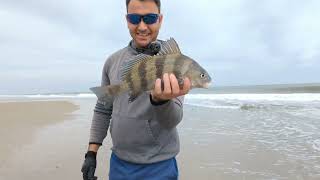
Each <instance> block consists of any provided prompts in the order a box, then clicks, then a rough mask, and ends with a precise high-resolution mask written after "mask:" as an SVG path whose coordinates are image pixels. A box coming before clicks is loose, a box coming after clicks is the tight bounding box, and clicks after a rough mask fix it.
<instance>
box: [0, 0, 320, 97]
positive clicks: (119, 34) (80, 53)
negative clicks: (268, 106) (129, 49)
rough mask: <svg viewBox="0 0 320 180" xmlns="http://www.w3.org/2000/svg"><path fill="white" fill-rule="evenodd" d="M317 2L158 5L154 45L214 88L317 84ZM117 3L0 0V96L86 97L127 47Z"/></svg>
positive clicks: (167, 0) (177, 1) (121, 4)
mask: <svg viewBox="0 0 320 180" xmlns="http://www.w3.org/2000/svg"><path fill="white" fill-rule="evenodd" d="M319 8H320V1H318V0H306V1H301V0H259V1H257V0H227V1H221V0H197V1H194V0H174V1H171V0H162V13H163V14H164V21H163V25H162V29H161V32H160V39H167V38H169V37H174V38H175V39H176V41H177V42H178V43H179V46H180V49H181V50H182V52H183V53H184V54H186V55H188V56H190V57H193V58H194V59H195V60H197V61H198V62H199V63H200V64H201V65H203V66H204V67H205V68H206V69H207V70H208V71H209V73H210V74H212V77H213V80H214V83H215V85H217V86H225V85H249V84H279V83H312V82H320V73H319V71H320V51H319V50H320V21H319V19H320V11H319ZM125 13H126V9H125V1H124V0H122V1H121V0H99V1H98V0H67V1H64V0H63V1H62V0H19V1H18V0H0V83H1V84H0V94H21V93H37V92H41V93H45V92H73V91H88V89H89V88H90V87H91V86H95V85H99V84H100V79H101V77H100V76H101V69H102V65H103V64H104V61H105V59H106V57H107V56H108V55H110V54H111V53H113V52H115V51H117V50H118V49H120V48H123V47H124V46H126V45H127V44H128V42H129V41H130V36H129V33H128V30H127V27H126V21H125Z"/></svg>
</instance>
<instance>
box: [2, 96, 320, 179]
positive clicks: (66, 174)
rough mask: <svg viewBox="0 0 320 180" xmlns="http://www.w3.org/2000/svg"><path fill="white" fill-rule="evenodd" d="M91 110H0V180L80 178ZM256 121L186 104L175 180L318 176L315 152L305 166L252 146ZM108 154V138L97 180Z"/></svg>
mask: <svg viewBox="0 0 320 180" xmlns="http://www.w3.org/2000/svg"><path fill="white" fill-rule="evenodd" d="M94 104H95V99H94V98H91V99H90V98H89V99H85V98H84V99H81V98H79V99H77V98H74V99H72V98H70V99H68V98H67V99H55V100H45V99H42V100H41V101H39V100H36V101H29V100H27V101H26V100H24V101H18V102H2V103H0V114H1V117H0V118H1V126H0V133H1V136H0V140H1V142H2V143H1V146H0V148H1V149H0V150H1V153H0V162H1V163H0V180H21V179H32V180H42V179H46V180H57V179H63V180H64V179H75V180H76V179H81V178H82V177H81V172H80V168H81V165H82V162H83V158H84V153H85V152H86V148H87V143H88V136H89V128H90V124H91V118H92V113H93V112H92V109H93V107H94ZM253 114H254V113H253V112H249V111H242V110H237V111H235V110H233V109H210V108H199V107H195V106H189V105H186V106H185V109H184V119H183V121H182V123H181V124H179V126H178V130H179V134H180V141H181V152H180V153H179V155H178V157H177V159H178V165H179V170H180V179H182V180H194V179H201V180H202V179H203V180H211V179H218V180H229V179H230V180H231V179H246V180H251V179H252V180H254V179H311V180H313V179H314V180H315V179H317V178H319V177H320V174H319V173H318V172H317V169H318V168H320V167H318V165H319V164H317V162H319V159H320V158H319V157H320V156H319V153H318V152H315V151H310V154H309V155H308V154H307V155H303V157H311V156H312V157H313V158H314V159H310V158H309V160H308V161H303V160H299V159H298V160H295V159H294V158H291V155H290V154H287V152H286V151H283V150H281V149H280V150H279V148H278V147H272V148H269V145H268V144H264V142H260V140H259V139H255V137H256V136H259V134H256V135H255V134H254V133H256V132H254V131H253V130H255V129H256V127H252V129H250V127H251V126H253V124H254V121H252V120H251V119H252V118H251V116H252V115H253ZM212 115H214V116H212ZM283 145H285V144H283ZM110 147H111V140H110V136H109V134H108V136H107V138H106V139H105V141H104V144H103V146H102V147H101V148H100V151H99V154H98V168H97V170H96V175H97V176H98V177H99V179H108V163H109V157H110V153H111V151H110ZM300 154H301V153H300ZM300 154H297V155H300Z"/></svg>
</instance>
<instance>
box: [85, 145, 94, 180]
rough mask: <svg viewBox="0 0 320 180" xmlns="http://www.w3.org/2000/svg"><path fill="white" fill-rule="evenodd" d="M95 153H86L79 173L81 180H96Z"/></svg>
mask: <svg viewBox="0 0 320 180" xmlns="http://www.w3.org/2000/svg"><path fill="white" fill-rule="evenodd" d="M96 155H97V154H96V152H93V151H88V152H87V153H86V156H85V160H84V162H83V165H82V168H81V172H82V176H83V180H96V179H97V177H96V176H94V173H95V170H96V167H97V160H96Z"/></svg>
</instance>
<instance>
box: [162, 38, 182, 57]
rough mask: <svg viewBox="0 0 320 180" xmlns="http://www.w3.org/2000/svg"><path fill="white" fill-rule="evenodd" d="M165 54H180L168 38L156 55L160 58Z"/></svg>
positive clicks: (177, 47)
mask: <svg viewBox="0 0 320 180" xmlns="http://www.w3.org/2000/svg"><path fill="white" fill-rule="evenodd" d="M166 54H181V51H180V49H179V46H178V44H177V42H176V41H175V40H174V39H173V38H170V39H169V40H167V41H164V42H163V43H162V44H161V50H160V52H159V53H158V54H157V55H159V56H162V55H166Z"/></svg>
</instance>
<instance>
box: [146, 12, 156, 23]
mask: <svg viewBox="0 0 320 180" xmlns="http://www.w3.org/2000/svg"><path fill="white" fill-rule="evenodd" d="M157 20H158V14H147V15H145V16H144V17H143V21H144V22H145V23H146V24H154V23H156V22H157Z"/></svg>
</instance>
